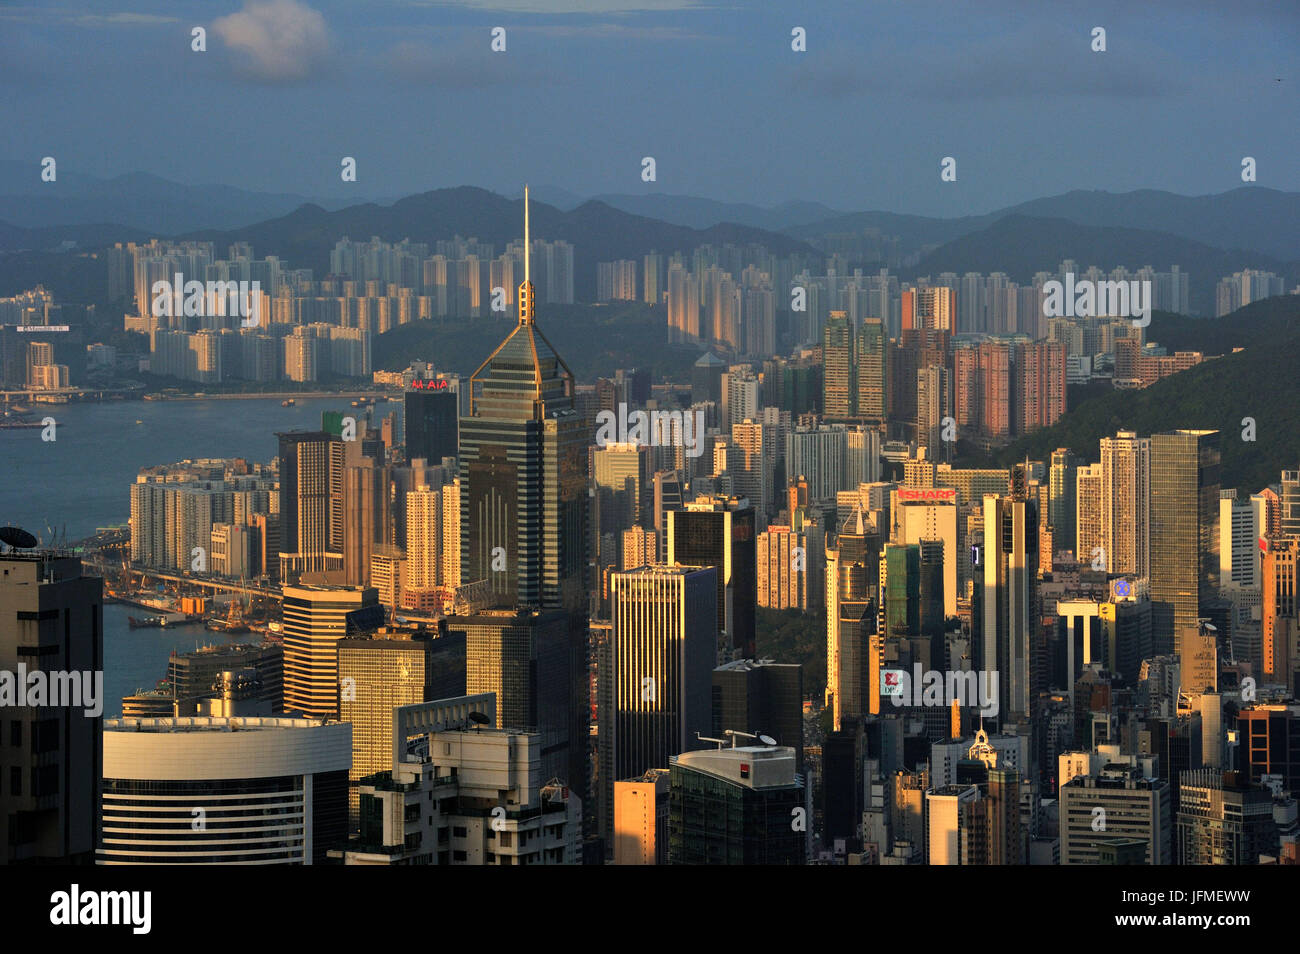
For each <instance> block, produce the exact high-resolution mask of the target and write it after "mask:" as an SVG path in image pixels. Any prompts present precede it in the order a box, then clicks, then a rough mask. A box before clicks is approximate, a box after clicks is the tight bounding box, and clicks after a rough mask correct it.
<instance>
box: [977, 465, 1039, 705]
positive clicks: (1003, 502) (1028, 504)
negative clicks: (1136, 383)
mask: <svg viewBox="0 0 1300 954" xmlns="http://www.w3.org/2000/svg"><path fill="white" fill-rule="evenodd" d="M983 547H984V551H983V553H982V555H981V562H982V563H983V570H984V574H983V576H984V579H983V611H984V616H983V631H982V636H983V646H982V656H981V659H980V665H979V666H978V667H977V668H979V669H981V670H984V671H996V672H997V673H998V674H999V676H998V691H999V694H1000V696H1001V698H1000V699H999V700H998V705H999V712H998V717H999V718H1000V719H1001V720H1002V721H1003V722H1004V723H1005V722H1007V721H1020V720H1024V719H1027V718H1028V717H1029V715H1030V711H1029V704H1030V699H1031V698H1032V694H1031V692H1030V672H1031V669H1032V668H1033V667H1032V666H1031V663H1030V654H1031V647H1032V646H1034V645H1035V643H1036V636H1037V634H1038V630H1039V627H1040V626H1041V623H1040V620H1039V615H1040V614H1039V606H1038V580H1037V577H1038V506H1037V504H1036V503H1035V502H1034V501H1032V500H1027V499H1025V491H1024V472H1023V470H1021V469H1020V468H1019V467H1017V468H1016V470H1015V472H1014V473H1013V477H1012V495H1011V496H1010V497H999V496H997V495H994V494H988V495H985V497H984V544H983Z"/></svg>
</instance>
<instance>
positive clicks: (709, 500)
mask: <svg viewBox="0 0 1300 954" xmlns="http://www.w3.org/2000/svg"><path fill="white" fill-rule="evenodd" d="M756 538H757V534H756V533H755V519H754V508H753V507H751V506H750V505H749V501H748V500H747V499H745V498H743V497H730V498H727V497H704V496H701V497H697V498H696V499H695V500H694V501H693V502H692V503H688V504H686V506H685V508H684V509H682V510H670V511H668V562H669V563H680V564H683V565H687V566H712V567H717V569H718V576H717V579H716V586H717V589H718V611H717V621H718V628H719V631H720V632H721V633H725V634H726V639H725V648H726V649H727V650H729V651H734V652H737V653H739V655H740V656H741V657H742V658H751V657H753V655H754V639H755V630H754V625H755V622H754V607H755V606H756V605H757V601H758V566H757V558H756V549H755V548H756V544H757V539H756Z"/></svg>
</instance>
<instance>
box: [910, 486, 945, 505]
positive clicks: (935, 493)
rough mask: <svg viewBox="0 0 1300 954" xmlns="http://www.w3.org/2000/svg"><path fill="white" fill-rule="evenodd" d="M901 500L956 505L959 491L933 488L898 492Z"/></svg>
mask: <svg viewBox="0 0 1300 954" xmlns="http://www.w3.org/2000/svg"><path fill="white" fill-rule="evenodd" d="M898 499H899V500H924V501H927V502H930V503H955V502H956V500H957V491H956V490H955V489H953V488H952V487H933V488H931V489H929V490H907V489H902V490H899V491H898Z"/></svg>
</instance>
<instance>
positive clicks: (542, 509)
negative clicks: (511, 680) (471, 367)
mask: <svg viewBox="0 0 1300 954" xmlns="http://www.w3.org/2000/svg"><path fill="white" fill-rule="evenodd" d="M524 233H525V236H524V244H525V247H526V248H527V247H528V244H529V238H528V195H527V189H525V194H524ZM529 261H530V259H529V257H528V256H525V259H524V281H523V283H522V284H521V285H520V286H519V322H518V324H517V325H516V326H515V328H514V330H513V331H511V332H510V334H509V335H508V336H507V337H506V339H505V340H504V341H503V342H501V344H500V345H498V346H497V348H496V350H495V351H493V352H492V354H491V355H489V356H488V358H487V360H486V361H484V362H483V363H482V364H481V365H480V366H479V368H478V370H476V371H475V372H474V374H473V375H471V376H470V413H469V416H468V417H465V418H462V419H461V422H460V485H461V487H460V494H461V578H462V580H464V581H465V582H466V583H472V582H476V581H479V580H486V581H487V582H488V589H489V590H490V592H491V593H492V595H493V597H494V598H495V599H496V601H497V602H498V604H499V605H503V606H515V605H526V606H540V607H545V608H552V607H564V608H566V609H570V610H580V609H582V608H583V607H584V606H585V604H586V601H587V594H586V592H585V586H584V581H583V575H584V572H585V569H586V562H587V557H586V543H587V539H586V531H585V523H586V510H587V493H586V490H587V487H586V473H585V472H586V468H585V467H584V465H583V461H584V457H585V455H586V447H587V444H588V442H589V441H588V434H587V432H586V428H585V425H584V424H583V420H582V417H581V415H580V414H579V412H578V410H577V409H576V407H575V406H574V379H573V373H572V372H571V371H570V370H569V367H568V365H566V364H565V363H564V361H563V359H562V358H560V356H559V355H558V354H557V353H556V351H555V349H554V348H553V347H552V346H551V343H550V342H549V341H548V340H547V339H546V336H545V335H544V334H542V331H541V329H540V328H538V327H537V324H536V322H535V318H534V313H533V308H534V289H533V284H532V281H531V280H530V278H529V274H530V272H529V269H530V265H529Z"/></svg>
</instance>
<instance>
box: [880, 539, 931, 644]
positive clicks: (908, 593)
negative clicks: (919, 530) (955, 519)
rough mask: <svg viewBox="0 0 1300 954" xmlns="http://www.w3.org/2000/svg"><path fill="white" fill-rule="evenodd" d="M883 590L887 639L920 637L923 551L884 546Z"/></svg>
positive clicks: (898, 546)
mask: <svg viewBox="0 0 1300 954" xmlns="http://www.w3.org/2000/svg"><path fill="white" fill-rule="evenodd" d="M880 563H881V567H882V572H881V581H880V589H881V591H882V592H883V593H884V599H883V601H882V608H883V616H884V621H885V626H884V631H883V632H884V636H885V638H886V639H899V638H903V637H906V636H919V635H920V634H921V548H920V546H918V545H917V544H900V543H887V544H885V551H884V554H883V555H882V556H881V558H880Z"/></svg>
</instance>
